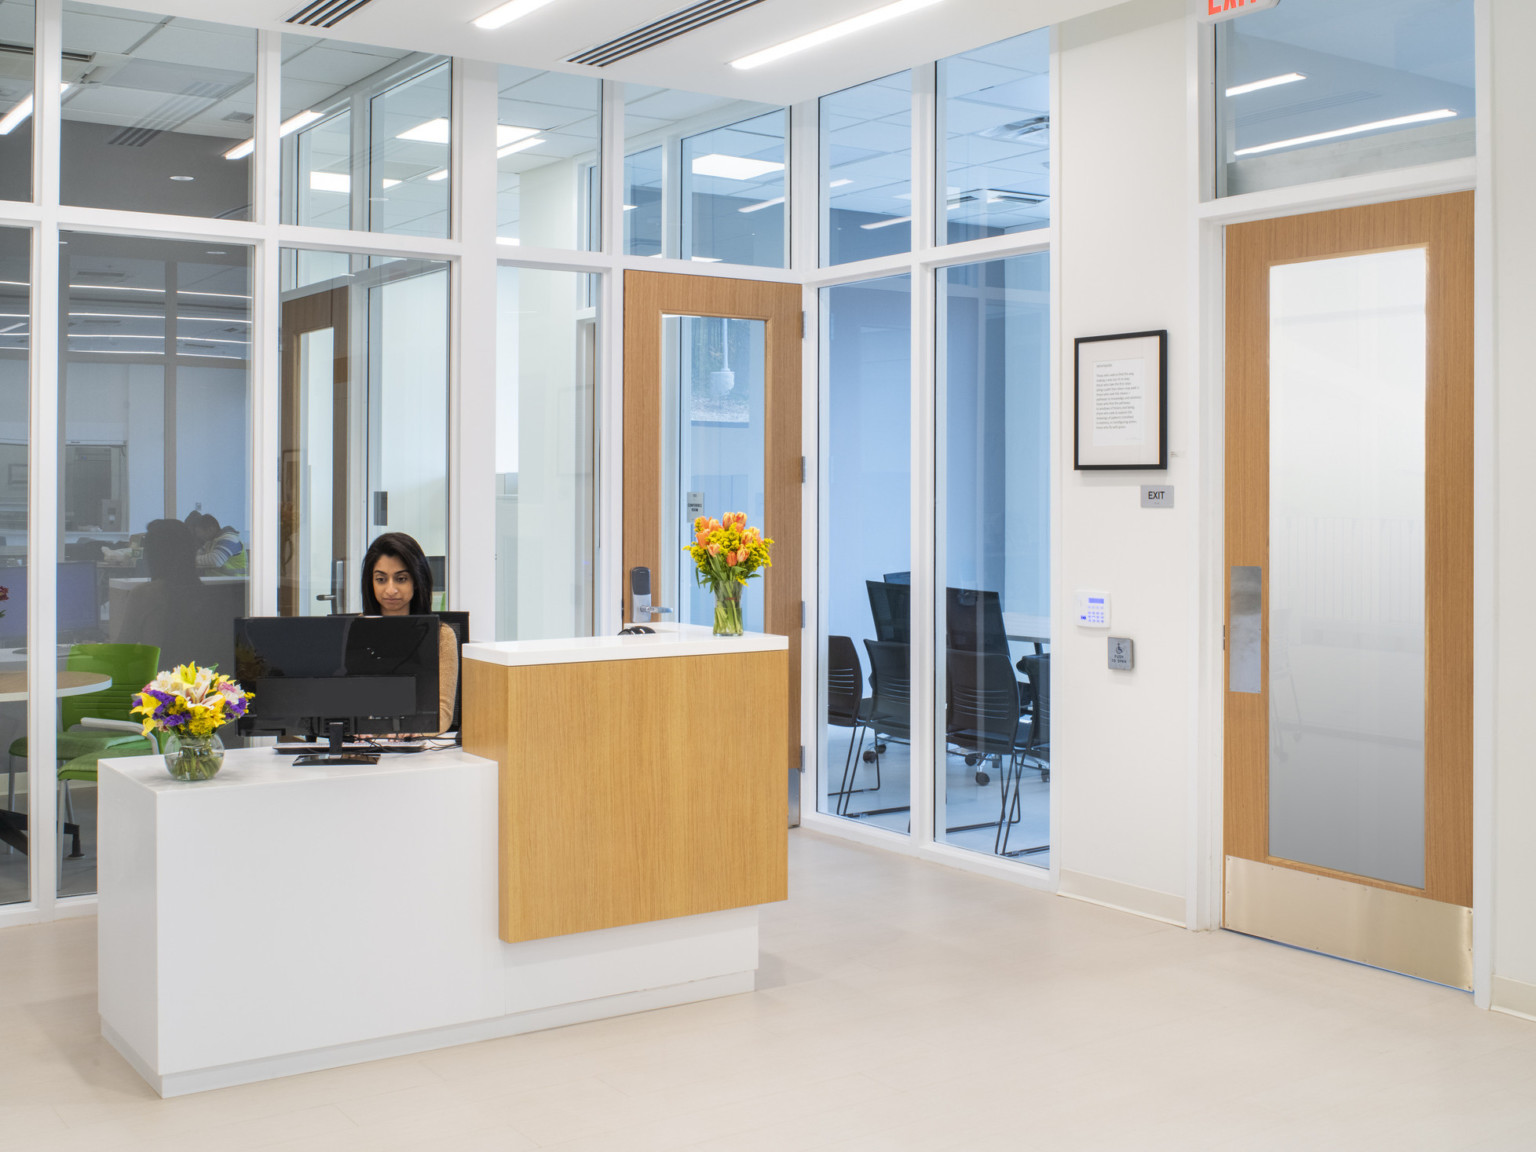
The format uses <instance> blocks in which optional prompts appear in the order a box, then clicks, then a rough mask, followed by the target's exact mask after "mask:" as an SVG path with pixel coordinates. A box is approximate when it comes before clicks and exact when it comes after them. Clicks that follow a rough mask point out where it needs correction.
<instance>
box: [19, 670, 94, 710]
mask: <svg viewBox="0 0 1536 1152" xmlns="http://www.w3.org/2000/svg"><path fill="white" fill-rule="evenodd" d="M110 687H112V677H110V676H104V675H102V674H101V673H100V672H60V673H59V682H58V685H57V687H55V689H54V692H53V694H54V695H55V696H84V695H85V694H86V693H88V692H100V691H101V690H102V689H103V688H110ZM26 698H27V674H26V673H25V672H0V704H8V703H10V702H12V701H15V700H25V699H26Z"/></svg>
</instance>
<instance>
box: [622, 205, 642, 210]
mask: <svg viewBox="0 0 1536 1152" xmlns="http://www.w3.org/2000/svg"><path fill="white" fill-rule="evenodd" d="M638 207H640V205H638V204H626V205H624V211H626V212H633V211H634V210H635V209H636V208H638Z"/></svg>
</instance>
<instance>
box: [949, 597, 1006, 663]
mask: <svg viewBox="0 0 1536 1152" xmlns="http://www.w3.org/2000/svg"><path fill="white" fill-rule="evenodd" d="M944 591H945V596H944V599H945V614H944V623H945V630H946V631H947V632H948V634H949V646H950V647H951V648H954V649H956V650H957V651H960V652H977V653H999V654H1001V655H1003V656H1006V655H1008V629H1007V628H1006V627H1005V626H1004V625H1003V604H1002V601H1001V600H1000V599H999V598H998V595H997V593H996V592H986V591H980V590H977V589H975V588H946V589H945V590H944Z"/></svg>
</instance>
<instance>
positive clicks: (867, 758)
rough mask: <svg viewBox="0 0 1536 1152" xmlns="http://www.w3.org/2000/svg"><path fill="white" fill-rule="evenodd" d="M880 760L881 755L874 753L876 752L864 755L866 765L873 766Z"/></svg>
mask: <svg viewBox="0 0 1536 1152" xmlns="http://www.w3.org/2000/svg"><path fill="white" fill-rule="evenodd" d="M879 758H880V757H879V755H878V754H877V753H874V752H866V753H864V757H863V759H864V763H866V764H873V763H874V762H875V761H876V760H878V759H879Z"/></svg>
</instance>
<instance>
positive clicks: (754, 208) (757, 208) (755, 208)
mask: <svg viewBox="0 0 1536 1152" xmlns="http://www.w3.org/2000/svg"><path fill="white" fill-rule="evenodd" d="M782 203H784V197H782V196H775V197H774V198H773V199H772V200H759V201H758V202H757V203H756V204H748V205H747V206H746V207H745V208H738V209H736V211H738V212H761V211H762V210H763V209H764V208H772V207H773V206H774V205H775V204H782Z"/></svg>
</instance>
